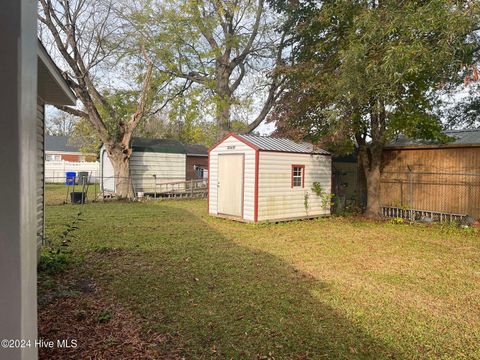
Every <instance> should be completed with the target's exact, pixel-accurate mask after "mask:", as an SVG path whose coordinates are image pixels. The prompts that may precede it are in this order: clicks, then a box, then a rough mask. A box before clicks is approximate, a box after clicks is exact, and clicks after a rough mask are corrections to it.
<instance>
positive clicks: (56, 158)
mask: <svg viewBox="0 0 480 360" xmlns="http://www.w3.org/2000/svg"><path fill="white" fill-rule="evenodd" d="M45 160H46V161H60V160H62V156H61V155H52V154H47V156H46V157H45Z"/></svg>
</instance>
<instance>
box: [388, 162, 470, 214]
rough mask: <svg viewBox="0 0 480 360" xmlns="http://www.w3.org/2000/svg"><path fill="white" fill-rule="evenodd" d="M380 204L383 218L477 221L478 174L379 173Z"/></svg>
mask: <svg viewBox="0 0 480 360" xmlns="http://www.w3.org/2000/svg"><path fill="white" fill-rule="evenodd" d="M380 201H381V204H382V207H383V215H384V216H389V217H411V216H413V215H412V214H414V212H415V214H416V215H415V216H417V217H418V216H425V217H435V219H436V220H442V219H446V220H448V219H455V220H456V219H457V218H458V217H462V216H471V217H473V218H475V219H477V218H480V173H476V172H464V173H462V172H451V173H450V172H420V171H409V170H407V171H405V172H400V171H398V172H397V171H390V172H383V173H382V176H381V185H380ZM395 209H397V210H395ZM400 210H402V211H400ZM405 210H408V211H405ZM399 214H400V215H399ZM422 214H423V215H422ZM449 215H451V216H450V218H449ZM452 216H453V218H452Z"/></svg>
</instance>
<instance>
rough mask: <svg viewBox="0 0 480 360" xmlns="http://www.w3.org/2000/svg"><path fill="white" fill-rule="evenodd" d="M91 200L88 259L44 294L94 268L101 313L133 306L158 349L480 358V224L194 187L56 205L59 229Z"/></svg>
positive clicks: (81, 250)
mask: <svg viewBox="0 0 480 360" xmlns="http://www.w3.org/2000/svg"><path fill="white" fill-rule="evenodd" d="M63 189H64V188H58V189H57V187H55V188H53V187H50V188H49V190H50V195H49V196H51V197H52V198H53V197H54V196H55V194H56V193H57V192H61V191H62V190H63ZM53 190H55V191H53ZM47 194H48V192H47ZM47 202H48V203H49V204H53V203H55V201H53V200H52V201H47ZM79 209H80V210H81V211H82V215H81V218H82V219H84V221H82V222H81V223H80V226H79V228H80V229H79V230H78V231H77V232H76V235H77V236H78V238H75V239H74V240H73V241H72V244H71V246H70V248H71V250H72V251H73V254H74V255H75V258H77V259H81V260H79V262H78V263H75V264H73V265H72V266H71V267H70V268H69V269H68V270H67V271H66V273H65V274H60V275H57V276H52V277H51V278H49V277H44V278H43V277H42V279H41V281H40V283H39V291H40V294H44V295H45V294H47V293H51V292H52V289H54V288H56V287H57V286H58V284H60V283H62V279H65V278H68V279H70V280H71V281H70V280H69V281H70V283H72V282H74V281H75V279H77V278H78V279H80V277H82V276H86V275H85V274H87V276H88V278H89V279H91V281H92V282H94V284H95V289H96V290H95V291H96V294H97V295H95V296H98V297H99V298H103V299H108V301H111V302H115V304H117V305H116V306H117V307H115V308H112V309H111V310H109V312H108V316H107V317H106V319H104V318H102V317H101V316H100V317H99V318H97V320H98V321H99V322H102V321H103V320H105V321H104V322H108V321H112V322H113V321H115V319H117V318H121V317H122V316H126V315H125V314H128V319H129V320H128V321H130V322H135V321H138V324H140V325H139V327H140V330H139V331H140V333H141V337H142V339H143V341H144V342H146V343H147V346H149V347H150V349H154V350H155V351H158V354H157V356H158V357H160V355H161V354H164V357H165V358H169V355H168V354H175V356H178V357H182V356H185V357H186V358H211V357H218V358H222V359H223V358H234V359H243V358H249V359H256V358H264V359H306V358H308V359H310V358H312V359H323V358H332V359H339V358H351V359H356V358H408V359H411V358H480V345H479V344H480V237H479V235H478V234H474V233H472V232H468V231H463V230H457V229H452V228H450V227H444V228H442V227H440V226H433V227H427V226H410V225H395V224H391V223H386V222H372V221H365V220H361V219H358V218H328V219H327V218H325V219H319V220H309V221H303V222H290V223H283V224H264V225H253V224H241V223H236V222H232V221H227V220H223V219H218V218H211V217H209V216H207V213H206V201H205V200H191V201H189V200H184V201H163V202H162V201H152V202H148V203H121V202H110V203H96V204H87V205H84V206H78V205H77V206H73V205H49V206H47V209H46V212H47V228H46V232H47V237H49V238H51V239H53V240H54V241H55V239H58V236H59V235H60V234H61V232H62V231H63V230H64V229H65V224H66V223H68V222H69V221H71V219H73V218H74V217H75V214H77V213H78V211H79ZM78 279H77V280H78ZM57 290H58V289H57ZM57 295H58V292H57ZM82 296H90V295H83V293H82V292H65V291H64V292H63V293H62V295H61V296H57V297H52V296H51V297H50V298H49V300H48V301H46V302H45V303H46V304H54V306H53V308H56V307H57V306H58V305H55V304H56V301H59V300H58V298H62V299H65V298H67V299H68V298H69V297H72V298H76V299H79V300H78V301H80V302H81V298H82ZM98 301H100V300H98ZM46 306H47V305H45V304H43V305H42V304H41V305H40V309H42V307H46ZM57 309H58V307H57ZM118 309H121V310H118ZM41 311H42V310H41ZM75 311H77V312H78V311H80V310H78V309H77V310H75ZM47 315H48V314H47ZM47 315H45V319H46V318H48V316H47ZM87 316H90V315H88V314H87ZM132 319H134V320H132ZM42 321H43V322H44V324H43V325H44V326H43V329H45V328H48V326H50V325H48V324H47V326H45V324H46V321H47V320H43V319H42V316H40V325H41V329H42ZM68 322H69V323H70V325H72V322H80V323H81V322H86V323H88V319H85V317H84V316H77V317H75V318H74V319H71V318H69V319H68ZM51 326H55V325H51ZM72 326H73V325H72ZM75 326H76V325H75ZM92 326H97V325H92ZM42 331H45V330H41V331H40V336H42ZM92 331H94V330H92ZM152 334H155V336H153V335H152ZM152 339H153V340H152ZM155 339H156V340H155ZM78 342H79V346H80V347H81V346H82V342H83V343H84V344H86V343H87V341H86V339H82V338H78ZM101 345H102V346H104V347H108V346H111V347H116V346H117V347H121V346H122V344H121V343H119V342H115V341H112V342H108V341H106V340H105V342H104V343H102V344H101ZM85 346H87V345H85ZM95 346H97V347H98V346H99V344H98V343H97V344H96V345H95ZM89 351H90V353H93V351H94V349H89ZM132 351H133V350H132ZM133 353H134V352H133ZM172 357H173V355H172ZM132 358H133V357H132Z"/></svg>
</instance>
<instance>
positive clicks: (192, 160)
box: [185, 155, 208, 180]
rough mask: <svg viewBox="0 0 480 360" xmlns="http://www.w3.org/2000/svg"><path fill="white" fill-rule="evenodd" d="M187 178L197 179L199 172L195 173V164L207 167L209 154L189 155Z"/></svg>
mask: <svg viewBox="0 0 480 360" xmlns="http://www.w3.org/2000/svg"><path fill="white" fill-rule="evenodd" d="M186 164H187V165H186V166H187V167H186V170H185V174H186V179H187V180H192V179H197V174H196V173H195V168H194V166H202V167H204V168H205V169H206V168H207V167H208V157H207V156H188V155H187V160H186Z"/></svg>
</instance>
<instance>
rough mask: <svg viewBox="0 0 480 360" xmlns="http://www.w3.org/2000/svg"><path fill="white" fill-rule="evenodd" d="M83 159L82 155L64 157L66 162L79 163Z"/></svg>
mask: <svg viewBox="0 0 480 360" xmlns="http://www.w3.org/2000/svg"><path fill="white" fill-rule="evenodd" d="M81 158H82V156H81V155H62V160H64V161H71V162H78V161H81V160H82V159H81Z"/></svg>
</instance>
